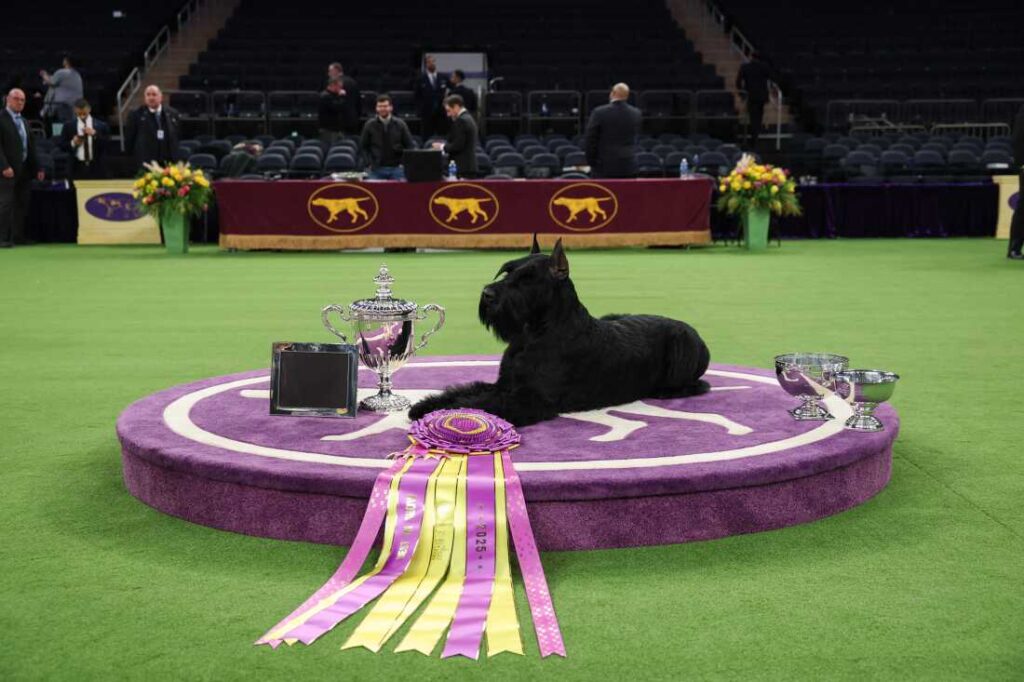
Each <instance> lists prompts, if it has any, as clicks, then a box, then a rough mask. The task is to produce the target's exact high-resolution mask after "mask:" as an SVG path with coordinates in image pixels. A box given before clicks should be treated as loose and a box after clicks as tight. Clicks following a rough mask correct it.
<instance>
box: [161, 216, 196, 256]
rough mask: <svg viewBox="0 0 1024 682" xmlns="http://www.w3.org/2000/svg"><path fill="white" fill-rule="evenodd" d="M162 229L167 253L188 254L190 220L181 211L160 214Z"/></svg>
mask: <svg viewBox="0 0 1024 682" xmlns="http://www.w3.org/2000/svg"><path fill="white" fill-rule="evenodd" d="M160 227H161V228H162V229H163V231H164V245H165V246H166V247H167V253H188V228H189V222H188V218H187V217H186V216H185V214H184V213H182V212H181V211H174V210H168V211H163V212H162V213H161V214H160Z"/></svg>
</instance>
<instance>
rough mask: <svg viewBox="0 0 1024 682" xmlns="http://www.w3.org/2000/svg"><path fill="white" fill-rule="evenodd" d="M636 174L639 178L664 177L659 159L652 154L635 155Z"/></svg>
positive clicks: (641, 153)
mask: <svg viewBox="0 0 1024 682" xmlns="http://www.w3.org/2000/svg"><path fill="white" fill-rule="evenodd" d="M636 166H637V174H638V175H639V176H640V177H641V178H660V177H664V174H665V171H664V169H663V168H662V165H661V157H660V156H658V155H657V154H654V153H653V152H640V153H639V154H637V155H636Z"/></svg>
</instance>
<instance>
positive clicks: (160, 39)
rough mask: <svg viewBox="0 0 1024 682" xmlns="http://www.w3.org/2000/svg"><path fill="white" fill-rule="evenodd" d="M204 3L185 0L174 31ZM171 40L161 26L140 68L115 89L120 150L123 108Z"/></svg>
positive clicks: (122, 130)
mask: <svg viewBox="0 0 1024 682" xmlns="http://www.w3.org/2000/svg"><path fill="white" fill-rule="evenodd" d="M203 4H205V0H187V1H186V2H185V4H184V6H183V7H182V8H181V9H180V10H178V14H177V28H176V32H179V33H180V32H181V30H182V29H184V28H185V26H186V25H187V24H188V22H189V21H191V20H192V17H193V15H194V14H196V13H197V12H198V10H199V8H200V6H202V5H203ZM170 42H171V29H170V27H169V26H166V25H165V26H163V27H162V28H161V29H160V30H159V31H157V34H156V37H154V38H153V40H151V41H150V42H149V45H147V46H146V49H145V50H143V52H142V69H141V70H140V69H139V68H138V67H135V68H133V69H132V70H131V73H129V74H128V77H127V78H125V80H124V82H123V83H122V84H121V87H120V88H118V89H117V126H118V132H119V134H120V136H121V151H122V152H123V151H124V150H125V149H124V117H125V110H126V109H127V108H128V105H129V104H131V101H132V98H133V97H135V93H137V92H138V91H139V87H140V86H141V85H142V78H143V76H145V75H146V73H147V72H148V71H149V70H150V69H151V68H153V66H155V65H156V63H157V62H158V61H159V60H160V57H162V56H163V55H164V53H165V52H167V48H168V47H169V45H170Z"/></svg>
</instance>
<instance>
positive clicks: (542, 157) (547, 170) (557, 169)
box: [526, 153, 562, 178]
mask: <svg viewBox="0 0 1024 682" xmlns="http://www.w3.org/2000/svg"><path fill="white" fill-rule="evenodd" d="M561 172H562V163H561V161H559V160H558V157H557V156H555V155H554V154H546V153H541V154H537V155H536V156H534V157H533V158H532V159H530V160H529V161H528V162H527V165H526V177H528V178H553V177H555V176H556V175H558V174H559V173H561Z"/></svg>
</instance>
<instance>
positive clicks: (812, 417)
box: [789, 403, 835, 422]
mask: <svg viewBox="0 0 1024 682" xmlns="http://www.w3.org/2000/svg"><path fill="white" fill-rule="evenodd" d="M789 415H790V416H791V417H793V419H795V420H797V421H798V422H827V421H829V420H830V419H835V417H833V416H832V415H831V414H829V412H828V411H827V410H824V409H822V408H821V407H819V406H818V404H817V403H809V404H804V405H801V406H800V407H794V408H793V409H792V410H789Z"/></svg>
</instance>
